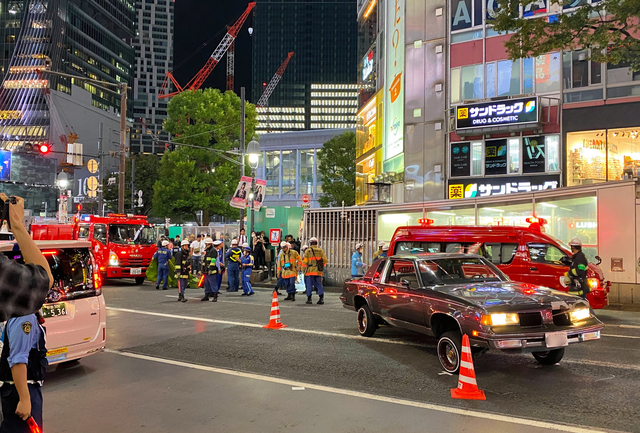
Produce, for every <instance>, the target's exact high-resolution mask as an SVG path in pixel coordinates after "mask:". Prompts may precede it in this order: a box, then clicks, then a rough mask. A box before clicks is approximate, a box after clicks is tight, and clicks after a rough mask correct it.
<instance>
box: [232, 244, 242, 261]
mask: <svg viewBox="0 0 640 433" xmlns="http://www.w3.org/2000/svg"><path fill="white" fill-rule="evenodd" d="M240 256H242V251H241V250H240V248H238V247H233V248H231V249H230V250H229V260H231V261H232V262H234V263H240Z"/></svg>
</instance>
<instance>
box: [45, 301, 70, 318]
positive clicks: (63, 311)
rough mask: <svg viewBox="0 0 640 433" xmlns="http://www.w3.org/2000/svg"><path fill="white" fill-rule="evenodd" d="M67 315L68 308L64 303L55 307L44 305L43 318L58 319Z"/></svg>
mask: <svg viewBox="0 0 640 433" xmlns="http://www.w3.org/2000/svg"><path fill="white" fill-rule="evenodd" d="M66 315H67V307H66V306H65V304H64V302H61V303H59V304H53V305H43V306H42V316H43V317H44V318H45V319H47V318H49V317H58V316H66Z"/></svg>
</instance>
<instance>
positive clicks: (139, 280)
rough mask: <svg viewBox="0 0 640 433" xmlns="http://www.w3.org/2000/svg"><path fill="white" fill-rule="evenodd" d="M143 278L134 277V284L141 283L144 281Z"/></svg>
mask: <svg viewBox="0 0 640 433" xmlns="http://www.w3.org/2000/svg"><path fill="white" fill-rule="evenodd" d="M144 280H145V278H144V277H136V284H137V285H140V284H142V283H144Z"/></svg>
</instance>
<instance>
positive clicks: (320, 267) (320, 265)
mask: <svg viewBox="0 0 640 433" xmlns="http://www.w3.org/2000/svg"><path fill="white" fill-rule="evenodd" d="M311 252H312V253H313V256H314V257H315V256H316V252H315V251H314V250H313V248H311ZM316 268H318V272H322V271H324V260H322V258H320V260H318V259H316Z"/></svg>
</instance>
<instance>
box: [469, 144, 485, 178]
mask: <svg viewBox="0 0 640 433" xmlns="http://www.w3.org/2000/svg"><path fill="white" fill-rule="evenodd" d="M471 176H482V141H474V142H472V143H471Z"/></svg>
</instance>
